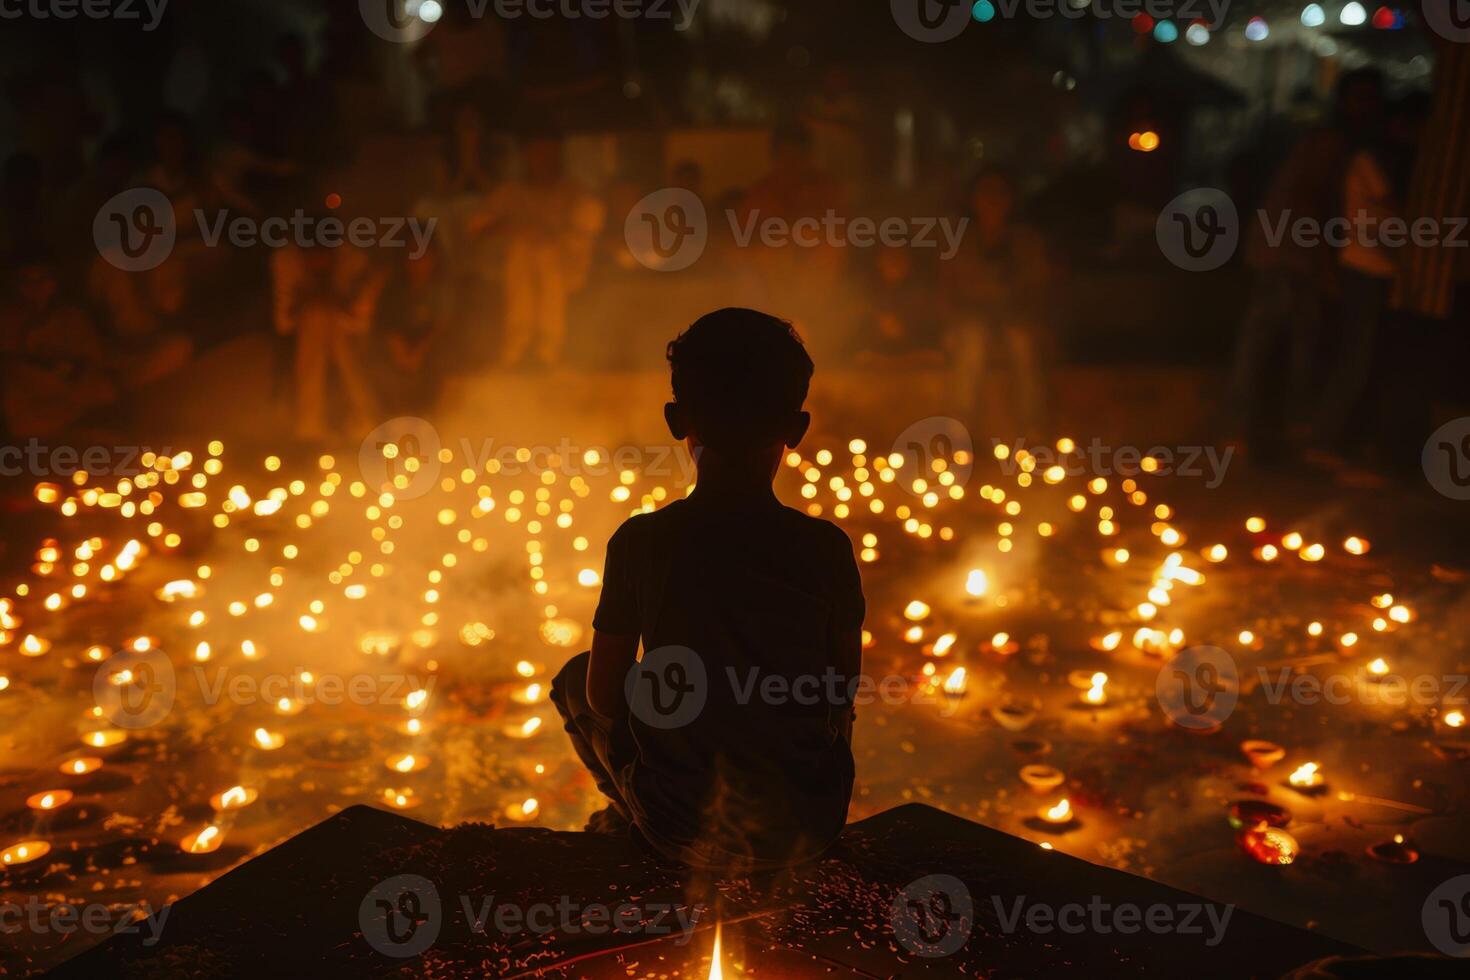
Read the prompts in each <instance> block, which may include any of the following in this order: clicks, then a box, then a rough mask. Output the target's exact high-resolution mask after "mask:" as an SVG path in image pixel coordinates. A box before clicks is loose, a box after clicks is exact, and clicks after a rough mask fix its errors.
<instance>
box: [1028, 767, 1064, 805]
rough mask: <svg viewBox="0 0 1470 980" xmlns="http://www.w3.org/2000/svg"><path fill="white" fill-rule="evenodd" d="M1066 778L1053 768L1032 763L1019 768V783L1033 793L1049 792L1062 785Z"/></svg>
mask: <svg viewBox="0 0 1470 980" xmlns="http://www.w3.org/2000/svg"><path fill="white" fill-rule="evenodd" d="M1066 778H1067V777H1066V775H1065V774H1064V773H1063V772H1062V771H1061V770H1060V769H1058V768H1056V767H1055V766H1047V765H1042V764H1041V763H1032V764H1031V765H1028V766H1022V767H1021V782H1023V783H1025V784H1026V785H1027V786H1028V787H1029V788H1030V789H1031V790H1032V792H1035V793H1047V792H1050V791H1051V790H1054V789H1056V788H1057V787H1058V786H1060V785H1062V783H1063V781H1065V780H1066ZM1063 802H1065V801H1063Z"/></svg>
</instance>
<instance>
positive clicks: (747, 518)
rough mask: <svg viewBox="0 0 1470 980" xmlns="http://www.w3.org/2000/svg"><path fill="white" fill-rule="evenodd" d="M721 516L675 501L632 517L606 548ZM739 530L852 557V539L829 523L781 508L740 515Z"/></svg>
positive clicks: (636, 542)
mask: <svg viewBox="0 0 1470 980" xmlns="http://www.w3.org/2000/svg"><path fill="white" fill-rule="evenodd" d="M727 516H728V515H724V514H718V513H716V514H709V513H707V512H705V511H703V510H702V508H699V507H698V506H696V505H694V504H692V503H691V502H690V501H688V500H675V501H673V502H672V503H669V504H666V505H665V506H663V507H660V508H659V509H658V510H655V511H650V512H647V513H643V514H634V515H633V516H631V517H629V518H628V519H627V520H625V521H623V523H622V524H621V525H619V527H618V529H617V530H616V531H614V532H613V536H612V539H611V540H610V541H609V545H610V546H621V547H638V546H639V544H640V543H642V542H647V541H653V540H657V539H660V538H664V537H668V536H673V535H679V534H682V533H684V532H685V531H686V530H688V529H689V528H690V527H691V526H695V525H698V524H700V523H703V522H704V521H706V520H709V519H711V518H712V517H717V518H722V517H727ZM739 520H740V522H741V524H742V526H743V527H746V528H748V529H749V530H750V532H751V533H753V534H754V533H759V530H760V529H762V528H765V529H767V530H768V531H769V532H770V533H773V534H779V535H781V536H783V537H786V538H789V539H791V540H794V541H799V542H802V543H803V544H805V545H807V546H810V547H815V548H821V549H822V550H823V551H824V552H828V551H831V552H836V553H844V552H845V553H846V554H847V555H848V556H849V557H851V555H852V539H851V538H849V537H848V536H847V532H846V531H844V530H842V528H840V527H838V526H837V525H836V524H834V523H832V522H831V521H828V520H824V519H823V518H820V517H812V516H811V515H809V514H806V513H803V512H802V511H799V510H797V509H795V508H793V507H787V506H786V505H785V504H777V505H775V506H772V507H762V508H759V509H755V510H751V511H748V512H744V513H742V514H740V516H739Z"/></svg>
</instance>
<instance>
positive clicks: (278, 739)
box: [252, 728, 286, 752]
mask: <svg viewBox="0 0 1470 980" xmlns="http://www.w3.org/2000/svg"><path fill="white" fill-rule="evenodd" d="M252 737H253V739H254V741H255V746H256V748H260V749H264V750H265V751H267V752H273V751H275V750H276V749H278V748H280V747H281V746H283V745H285V744H286V736H284V735H282V734H281V733H280V732H273V731H270V730H268V729H265V728H257V729H256V730H255V734H254V736H252Z"/></svg>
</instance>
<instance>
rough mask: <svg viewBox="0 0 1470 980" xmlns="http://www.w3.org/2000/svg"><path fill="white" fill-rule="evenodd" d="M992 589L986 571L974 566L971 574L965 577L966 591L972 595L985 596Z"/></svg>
mask: <svg viewBox="0 0 1470 980" xmlns="http://www.w3.org/2000/svg"><path fill="white" fill-rule="evenodd" d="M989 589H990V579H989V578H988V577H987V576H986V574H985V572H983V571H981V570H980V569H978V568H972V569H971V570H970V574H969V575H967V576H966V577H965V591H966V592H967V593H969V594H970V595H972V596H975V597H977V598H978V597H980V596H983V595H984V594H985V593H986V592H987V591H988V590H989Z"/></svg>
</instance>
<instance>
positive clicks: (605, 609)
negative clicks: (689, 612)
mask: <svg viewBox="0 0 1470 980" xmlns="http://www.w3.org/2000/svg"><path fill="white" fill-rule="evenodd" d="M626 527H627V525H626V524H625V525H624V526H623V528H619V529H618V531H617V533H615V534H614V535H613V536H612V538H611V540H609V541H608V543H607V561H606V562H605V563H604V565H603V569H602V595H601V596H599V597H598V600H597V612H596V613H595V614H594V615H593V617H592V654H591V656H590V657H588V663H587V704H588V706H590V707H591V708H592V710H593V711H595V712H597V713H598V714H599V715H601V716H602V717H604V718H611V719H617V718H621V717H623V716H624V715H626V714H627V713H628V704H627V697H626V695H625V694H624V693H623V683H624V681H626V680H627V677H628V671H629V670H631V669H632V668H633V661H634V660H635V659H637V657H638V638H639V620H638V598H637V589H636V585H635V582H636V580H637V579H636V574H635V568H636V565H637V562H636V561H635V560H634V556H633V555H632V554H630V549H629V546H630V544H631V542H630V540H629V535H628V533H627V532H626V531H625V530H624V528H626Z"/></svg>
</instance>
